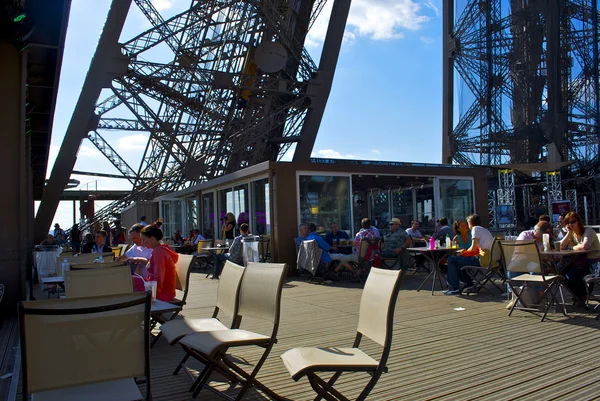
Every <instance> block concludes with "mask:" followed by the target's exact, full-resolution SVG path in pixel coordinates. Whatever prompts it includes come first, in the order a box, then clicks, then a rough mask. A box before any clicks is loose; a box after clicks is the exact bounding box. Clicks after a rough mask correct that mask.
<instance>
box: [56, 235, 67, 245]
mask: <svg viewBox="0 0 600 401" xmlns="http://www.w3.org/2000/svg"><path fill="white" fill-rule="evenodd" d="M66 243H67V241H66V240H65V239H64V237H63V235H62V234H58V235H57V236H56V238H54V244H56V245H60V246H63V245H65V244H66Z"/></svg>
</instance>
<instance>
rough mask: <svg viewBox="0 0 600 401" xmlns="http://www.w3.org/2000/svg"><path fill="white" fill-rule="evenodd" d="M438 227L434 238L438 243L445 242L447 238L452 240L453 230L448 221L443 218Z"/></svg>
mask: <svg viewBox="0 0 600 401" xmlns="http://www.w3.org/2000/svg"><path fill="white" fill-rule="evenodd" d="M437 223H438V226H437V227H436V229H435V232H434V233H433V238H434V239H435V240H436V241H439V240H442V241H445V240H446V238H450V239H452V229H451V228H450V227H449V226H448V219H447V218H445V217H441V218H440V219H439V220H438V221H437Z"/></svg>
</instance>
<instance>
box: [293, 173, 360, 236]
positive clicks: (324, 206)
mask: <svg viewBox="0 0 600 401" xmlns="http://www.w3.org/2000/svg"><path fill="white" fill-rule="evenodd" d="M299 187H300V193H299V195H300V220H301V222H303V223H315V224H316V225H317V228H318V229H319V231H323V232H326V231H327V230H328V229H329V226H330V224H331V223H333V222H336V223H338V225H339V227H340V230H348V231H349V230H351V228H352V227H351V222H350V218H351V214H350V177H340V176H322V175H301V176H299Z"/></svg>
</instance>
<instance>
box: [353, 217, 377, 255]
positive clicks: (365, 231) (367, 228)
mask: <svg viewBox="0 0 600 401" xmlns="http://www.w3.org/2000/svg"><path fill="white" fill-rule="evenodd" d="M360 226H361V229H360V231H358V232H357V233H356V236H355V237H354V250H353V253H354V255H356V257H357V258H358V255H360V243H361V242H362V240H363V239H369V238H379V232H375V231H374V230H373V229H372V226H371V219H369V218H368V217H365V218H364V219H362V220H361V222H360Z"/></svg>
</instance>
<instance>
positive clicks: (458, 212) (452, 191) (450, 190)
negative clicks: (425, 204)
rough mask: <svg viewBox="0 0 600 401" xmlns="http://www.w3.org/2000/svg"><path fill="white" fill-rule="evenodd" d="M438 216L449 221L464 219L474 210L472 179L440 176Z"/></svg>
mask: <svg viewBox="0 0 600 401" xmlns="http://www.w3.org/2000/svg"><path fill="white" fill-rule="evenodd" d="M439 182H440V216H443V217H446V218H447V219H448V222H449V223H452V222H454V221H456V220H464V219H466V218H467V216H469V215H470V214H472V213H474V212H475V208H474V205H473V194H474V190H473V181H472V180H469V179H442V178H440V180H439Z"/></svg>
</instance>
